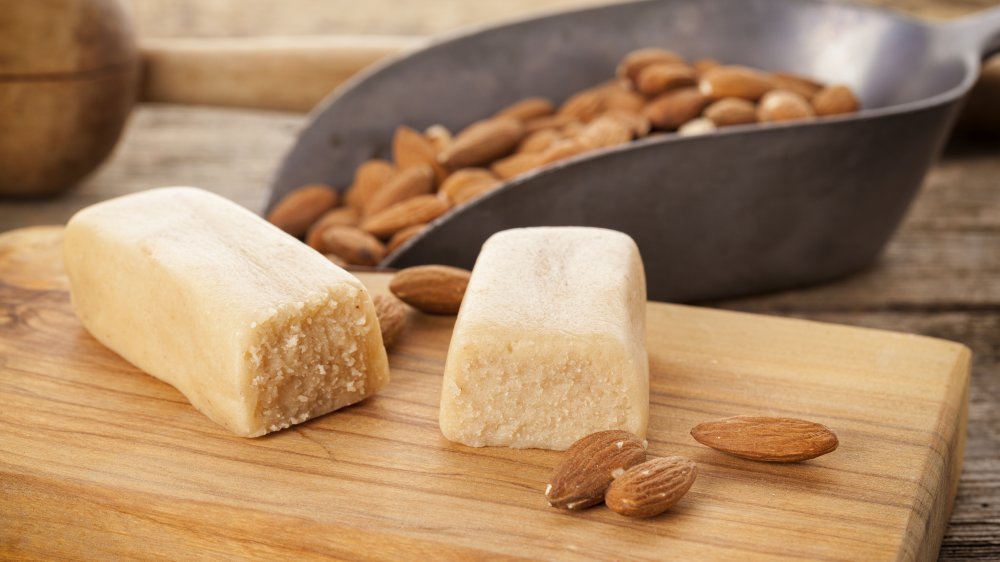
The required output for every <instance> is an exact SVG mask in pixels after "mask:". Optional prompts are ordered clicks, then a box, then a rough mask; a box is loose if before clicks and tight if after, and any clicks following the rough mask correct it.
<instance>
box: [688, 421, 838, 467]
mask: <svg viewBox="0 0 1000 562" xmlns="http://www.w3.org/2000/svg"><path fill="white" fill-rule="evenodd" d="M691 436H692V437H694V438H695V440H696V441H698V442H699V443H701V444H702V445H707V446H709V447H711V448H713V449H716V450H718V451H722V452H723V453H729V454H730V455H733V456H736V457H740V458H744V459H749V460H754V461H767V462H799V461H804V460H809V459H813V458H816V457H818V456H820V455H825V454H827V453H829V452H831V451H834V450H835V449H836V448H837V445H838V443H839V442H838V440H837V436H836V435H835V434H834V433H833V432H832V431H830V430H829V428H827V427H826V426H824V425H821V424H818V423H815V422H810V421H806V420H799V419H795V418H776V417H764V416H736V417H732V418H725V419H721V420H717V421H712V422H706V423H701V424H698V425H696V426H695V427H694V429H692V430H691Z"/></svg>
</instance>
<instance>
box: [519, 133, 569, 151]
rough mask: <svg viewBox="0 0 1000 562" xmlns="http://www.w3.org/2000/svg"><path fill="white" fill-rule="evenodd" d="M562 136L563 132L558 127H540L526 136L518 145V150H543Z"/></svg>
mask: <svg viewBox="0 0 1000 562" xmlns="http://www.w3.org/2000/svg"><path fill="white" fill-rule="evenodd" d="M562 138H563V134H562V133H561V132H559V131H558V130H557V129H539V130H537V131H535V132H533V133H531V134H529V135H528V136H526V137H524V140H522V141H521V144H519V145H517V151H518V152H519V153H524V152H541V151H543V150H545V149H546V148H548V147H550V146H552V144H553V143H555V142H556V141H559V140H562Z"/></svg>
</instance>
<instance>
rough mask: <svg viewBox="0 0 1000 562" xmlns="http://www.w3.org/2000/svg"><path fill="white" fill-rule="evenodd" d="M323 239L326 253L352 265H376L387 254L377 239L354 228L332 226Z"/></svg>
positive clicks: (324, 232)
mask: <svg viewBox="0 0 1000 562" xmlns="http://www.w3.org/2000/svg"><path fill="white" fill-rule="evenodd" d="M321 237H322V240H323V242H322V244H323V248H324V249H325V253H327V254H334V255H336V256H340V257H341V258H343V259H344V260H345V261H346V262H347V263H349V264H351V265H376V264H377V263H378V262H380V261H382V258H384V257H385V254H386V251H385V246H383V245H382V243H381V242H379V241H378V239H377V238H375V237H374V236H372V235H371V234H368V233H367V232H365V231H364V230H361V229H360V228H355V227H353V226H336V225H335V226H331V227H330V228H327V229H326V230H324V231H323V234H322V235H321Z"/></svg>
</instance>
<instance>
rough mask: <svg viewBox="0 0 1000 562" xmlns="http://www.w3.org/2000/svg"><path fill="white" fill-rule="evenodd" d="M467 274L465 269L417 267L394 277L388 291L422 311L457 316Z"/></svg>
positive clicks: (398, 273) (467, 279) (445, 266)
mask: <svg viewBox="0 0 1000 562" xmlns="http://www.w3.org/2000/svg"><path fill="white" fill-rule="evenodd" d="M470 275H471V274H470V273H469V271H468V270H465V269H460V268H457V267H451V266H447V265H418V266H415V267H408V268H406V269H403V270H400V271H398V272H397V273H396V274H395V275H393V277H392V280H391V281H390V282H389V290H390V291H392V294H394V295H396V296H397V297H399V299H400V300H402V301H403V302H405V303H406V304H408V305H410V306H412V307H413V308H416V309H417V310H419V311H421V312H427V313H429V314H456V313H458V309H459V308H460V307H461V306H462V297H464V296H465V288H466V287H467V286H468V284H469V276H470Z"/></svg>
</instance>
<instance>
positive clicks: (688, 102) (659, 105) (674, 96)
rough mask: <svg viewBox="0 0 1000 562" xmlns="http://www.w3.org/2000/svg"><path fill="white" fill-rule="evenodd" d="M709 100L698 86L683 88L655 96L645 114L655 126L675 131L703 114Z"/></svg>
mask: <svg viewBox="0 0 1000 562" xmlns="http://www.w3.org/2000/svg"><path fill="white" fill-rule="evenodd" d="M708 101H709V100H708V98H707V97H705V96H704V95H702V94H701V92H699V91H698V89H697V88H681V89H678V90H673V91H670V92H667V93H665V94H661V95H660V96H658V97H656V98H654V99H653V100H652V101H651V102H649V105H647V106H646V110H645V113H644V115H645V116H646V118H647V119H649V122H650V123H651V124H652V125H653V127H655V128H657V129H662V130H665V131H673V130H676V129H677V128H678V127H680V126H681V125H683V124H684V123H687V122H688V121H690V120H692V119H694V118H695V117H698V116H699V115H701V110H702V109H705V106H706V105H707V104H708Z"/></svg>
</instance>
